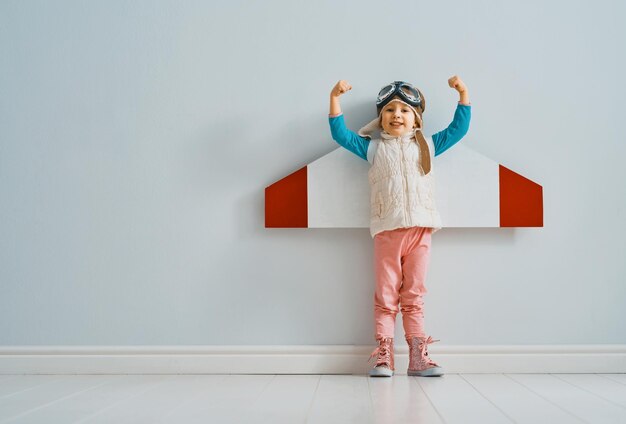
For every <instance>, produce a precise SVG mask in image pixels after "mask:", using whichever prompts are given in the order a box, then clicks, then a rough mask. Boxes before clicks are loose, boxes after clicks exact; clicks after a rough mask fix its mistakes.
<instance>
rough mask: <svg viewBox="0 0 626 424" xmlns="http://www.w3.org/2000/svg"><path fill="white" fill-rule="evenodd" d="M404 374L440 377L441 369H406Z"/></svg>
mask: <svg viewBox="0 0 626 424" xmlns="http://www.w3.org/2000/svg"><path fill="white" fill-rule="evenodd" d="M406 374H407V375H409V376H412V377H440V376H442V375H443V369H441V367H433V368H427V369H425V370H422V371H414V370H406Z"/></svg>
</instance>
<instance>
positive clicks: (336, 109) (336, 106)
mask: <svg viewBox="0 0 626 424" xmlns="http://www.w3.org/2000/svg"><path fill="white" fill-rule="evenodd" d="M349 90H352V86H351V85H350V84H349V83H348V81H345V80H341V81H339V82H338V83H337V84H335V86H334V87H333V89H332V91H331V92H330V116H337V115H341V104H340V103H339V96H341V95H342V94H343V93H345V92H347V91H349Z"/></svg>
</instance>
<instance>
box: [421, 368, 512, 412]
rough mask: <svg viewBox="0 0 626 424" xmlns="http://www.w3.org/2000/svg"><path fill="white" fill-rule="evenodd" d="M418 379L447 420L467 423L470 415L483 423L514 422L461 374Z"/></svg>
mask: <svg viewBox="0 0 626 424" xmlns="http://www.w3.org/2000/svg"><path fill="white" fill-rule="evenodd" d="M416 381H417V382H418V383H419V384H420V386H421V387H422V388H423V389H424V392H426V395H427V396H428V398H429V399H430V401H431V402H432V403H433V405H434V407H435V408H436V409H437V411H438V412H439V414H440V415H441V416H442V417H443V419H444V420H445V422H446V423H463V424H467V422H468V418H469V417H471V419H472V421H473V422H477V423H481V424H491V423H510V422H513V421H512V420H511V419H510V418H509V417H508V416H507V415H505V414H504V413H503V412H502V411H501V410H500V409H499V408H498V407H496V406H495V405H494V404H493V403H492V402H490V401H489V400H487V399H485V398H484V397H483V396H482V395H481V394H480V393H479V392H478V391H476V389H474V387H472V385H471V384H469V383H468V382H467V381H465V380H464V379H463V378H462V377H461V376H459V375H455V374H448V375H444V376H443V377H418V378H416Z"/></svg>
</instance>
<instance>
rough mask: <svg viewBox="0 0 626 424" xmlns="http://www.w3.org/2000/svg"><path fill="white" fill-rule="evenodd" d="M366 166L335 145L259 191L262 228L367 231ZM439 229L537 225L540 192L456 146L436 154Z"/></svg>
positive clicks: (540, 213) (528, 182)
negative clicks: (262, 192) (262, 195)
mask: <svg viewBox="0 0 626 424" xmlns="http://www.w3.org/2000/svg"><path fill="white" fill-rule="evenodd" d="M369 167H370V165H369V163H367V162H366V161H364V160H363V159H360V158H358V157H357V156H355V155H354V154H353V153H351V152H349V151H348V150H346V149H344V148H342V147H339V148H337V149H336V150H334V151H332V152H330V153H328V154H327V155H325V156H322V157H321V158H319V159H317V160H315V161H313V162H311V163H310V164H308V165H307V166H305V167H304V168H302V169H300V170H298V171H296V172H294V173H292V174H291V175H288V176H286V177H285V178H283V179H281V180H279V181H277V182H275V183H274V184H272V185H270V186H269V187H267V188H266V189H265V227H266V228H346V227H364V228H369V216H370V193H369V185H368V177H367V172H368V170H369ZM433 173H434V176H435V204H436V205H437V209H438V211H439V213H440V215H441V220H442V223H443V227H543V188H542V187H541V186H540V185H539V184H537V183H535V182H533V181H531V180H529V179H527V178H525V177H523V176H522V175H520V174H517V173H515V172H513V171H511V170H510V169H508V168H505V167H504V166H502V165H500V164H498V163H496V162H494V161H493V160H491V159H489V158H486V157H485V156H483V155H481V154H479V153H477V152H475V151H474V150H472V149H470V148H468V147H466V146H464V145H462V144H458V145H456V146H454V148H451V149H449V150H448V151H446V152H445V154H442V155H441V156H437V158H436V159H435V166H434V168H433Z"/></svg>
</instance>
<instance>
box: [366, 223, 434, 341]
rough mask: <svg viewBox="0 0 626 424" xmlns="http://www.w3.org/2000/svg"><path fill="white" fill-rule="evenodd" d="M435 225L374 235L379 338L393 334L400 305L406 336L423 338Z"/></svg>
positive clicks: (377, 337)
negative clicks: (425, 300)
mask: <svg viewBox="0 0 626 424" xmlns="http://www.w3.org/2000/svg"><path fill="white" fill-rule="evenodd" d="M431 237H432V228H427V227H411V228H398V229H396V230H391V231H383V232H381V233H378V234H376V236H374V267H375V272H376V290H375V292H374V322H375V327H376V340H378V339H380V338H382V337H394V329H395V324H396V315H397V314H398V304H400V309H401V311H402V323H403V325H404V334H405V336H406V337H412V336H419V337H424V336H425V334H424V314H423V311H422V306H423V304H424V302H423V300H422V296H423V295H424V294H426V292H427V291H426V287H425V285H424V282H425V281H426V272H427V269H428V263H429V259H430V244H431Z"/></svg>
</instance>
